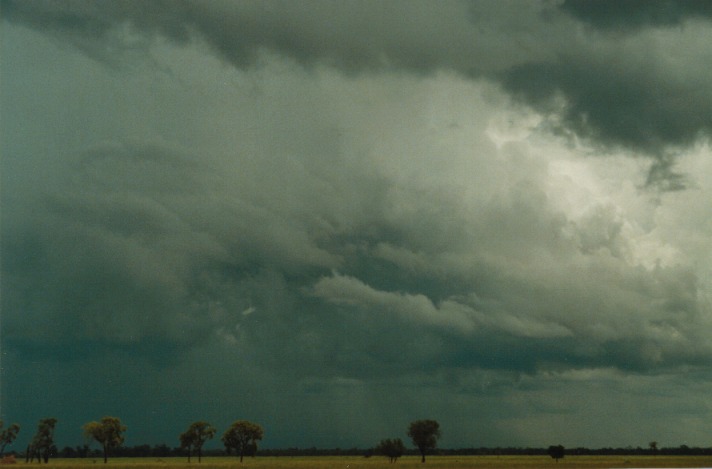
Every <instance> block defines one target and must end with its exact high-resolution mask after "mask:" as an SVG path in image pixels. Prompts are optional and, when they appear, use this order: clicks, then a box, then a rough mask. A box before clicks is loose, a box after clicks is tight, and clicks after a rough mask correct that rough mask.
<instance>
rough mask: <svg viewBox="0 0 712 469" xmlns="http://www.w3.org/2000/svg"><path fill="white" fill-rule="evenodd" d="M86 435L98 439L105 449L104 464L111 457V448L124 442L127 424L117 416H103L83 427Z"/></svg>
mask: <svg viewBox="0 0 712 469" xmlns="http://www.w3.org/2000/svg"><path fill="white" fill-rule="evenodd" d="M82 428H83V430H84V435H85V436H86V437H87V438H89V439H92V440H96V441H97V442H98V443H99V444H100V445H101V447H102V449H103V450H104V464H106V462H107V461H108V459H109V450H110V449H113V448H116V447H117V446H120V445H121V444H122V443H123V442H124V435H123V434H124V432H125V431H126V425H123V424H122V423H121V420H120V419H119V418H117V417H102V419H101V420H100V421H98V422H88V423H85V424H84V426H83V427H82Z"/></svg>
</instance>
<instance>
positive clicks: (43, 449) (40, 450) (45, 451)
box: [25, 418, 57, 464]
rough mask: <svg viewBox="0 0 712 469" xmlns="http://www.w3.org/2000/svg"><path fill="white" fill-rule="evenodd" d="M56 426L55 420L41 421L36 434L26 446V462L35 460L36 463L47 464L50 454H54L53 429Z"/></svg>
mask: <svg viewBox="0 0 712 469" xmlns="http://www.w3.org/2000/svg"><path fill="white" fill-rule="evenodd" d="M56 426H57V419H56V418H46V419H41V420H40V421H39V423H38V424H37V433H35V435H34V436H33V437H32V441H31V442H30V444H29V445H28V446H27V455H26V458H25V459H26V460H28V459H29V461H30V462H32V461H34V460H35V458H37V462H42V460H44V462H45V464H46V463H48V462H49V457H50V454H53V453H56V451H55V450H56V447H55V446H54V427H56ZM40 458H41V459H40Z"/></svg>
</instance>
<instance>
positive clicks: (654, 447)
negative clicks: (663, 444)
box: [648, 441, 658, 454]
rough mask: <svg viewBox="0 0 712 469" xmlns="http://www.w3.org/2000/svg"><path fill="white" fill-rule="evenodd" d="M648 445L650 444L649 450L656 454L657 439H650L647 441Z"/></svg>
mask: <svg viewBox="0 0 712 469" xmlns="http://www.w3.org/2000/svg"><path fill="white" fill-rule="evenodd" d="M648 446H650V452H651V453H653V454H657V452H658V442H657V441H651V442H650V443H648Z"/></svg>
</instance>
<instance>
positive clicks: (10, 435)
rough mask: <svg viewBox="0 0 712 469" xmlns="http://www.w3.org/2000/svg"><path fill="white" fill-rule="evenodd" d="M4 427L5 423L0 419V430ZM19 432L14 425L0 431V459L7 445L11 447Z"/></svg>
mask: <svg viewBox="0 0 712 469" xmlns="http://www.w3.org/2000/svg"><path fill="white" fill-rule="evenodd" d="M4 425H5V423H4V422H3V421H2V419H0V430H2V427H3V426H4ZM19 432H20V426H19V425H18V424H16V423H13V424H12V425H10V426H9V427H7V428H6V429H4V430H2V431H0V457H2V455H3V454H5V447H6V446H7V445H11V444H12V442H13V441H15V438H17V434H18V433H19Z"/></svg>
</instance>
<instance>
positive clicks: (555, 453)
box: [548, 445, 564, 463]
mask: <svg viewBox="0 0 712 469" xmlns="http://www.w3.org/2000/svg"><path fill="white" fill-rule="evenodd" d="M548 453H549V456H551V457H552V458H554V459H555V460H556V462H557V463H558V462H559V459H561V458H563V457H564V447H563V446H561V445H556V446H554V445H552V446H549V451H548Z"/></svg>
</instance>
